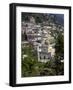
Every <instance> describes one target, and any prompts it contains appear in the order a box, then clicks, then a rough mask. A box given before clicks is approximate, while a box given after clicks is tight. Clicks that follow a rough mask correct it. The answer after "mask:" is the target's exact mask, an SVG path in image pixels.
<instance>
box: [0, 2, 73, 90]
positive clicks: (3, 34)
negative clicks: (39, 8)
mask: <svg viewBox="0 0 73 90" xmlns="http://www.w3.org/2000/svg"><path fill="white" fill-rule="evenodd" d="M12 2H16V3H35V4H48V5H67V6H70V5H72V4H73V0H1V1H0V42H1V43H0V90H12V89H15V90H20V89H22V90H23V89H25V90H29V89H30V90H41V89H42V90H44V89H45V90H48V89H49V90H50V89H51V90H62V89H66V90H72V89H73V83H72V84H64V85H63V84H62V85H46V86H34V87H32V86H31V87H17V88H12V87H10V86H8V83H9V3H12ZM72 64H73V63H72ZM72 68H73V66H72ZM72 81H73V80H72Z"/></svg>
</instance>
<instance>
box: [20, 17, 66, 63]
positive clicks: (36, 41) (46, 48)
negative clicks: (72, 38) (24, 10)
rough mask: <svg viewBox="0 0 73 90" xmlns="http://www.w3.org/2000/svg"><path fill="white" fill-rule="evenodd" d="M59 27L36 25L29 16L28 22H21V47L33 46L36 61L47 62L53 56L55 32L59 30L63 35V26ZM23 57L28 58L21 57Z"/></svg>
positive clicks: (51, 24)
mask: <svg viewBox="0 0 73 90" xmlns="http://www.w3.org/2000/svg"><path fill="white" fill-rule="evenodd" d="M59 27H60V28H59ZM59 27H57V25H56V24H55V23H51V22H49V23H47V22H42V23H38V24H36V22H35V18H34V17H32V16H31V17H30V20H29V22H25V21H23V22H22V46H23V47H26V46H27V44H31V45H33V47H34V50H35V51H36V52H37V56H38V61H40V62H47V61H48V60H49V59H51V58H53V56H54V55H55V48H54V46H55V39H54V36H56V35H55V34H56V31H57V30H58V28H59V31H60V32H62V33H63V29H64V28H63V26H60V25H59ZM52 34H53V35H54V36H53V35H52ZM23 57H28V56H27V55H23Z"/></svg>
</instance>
